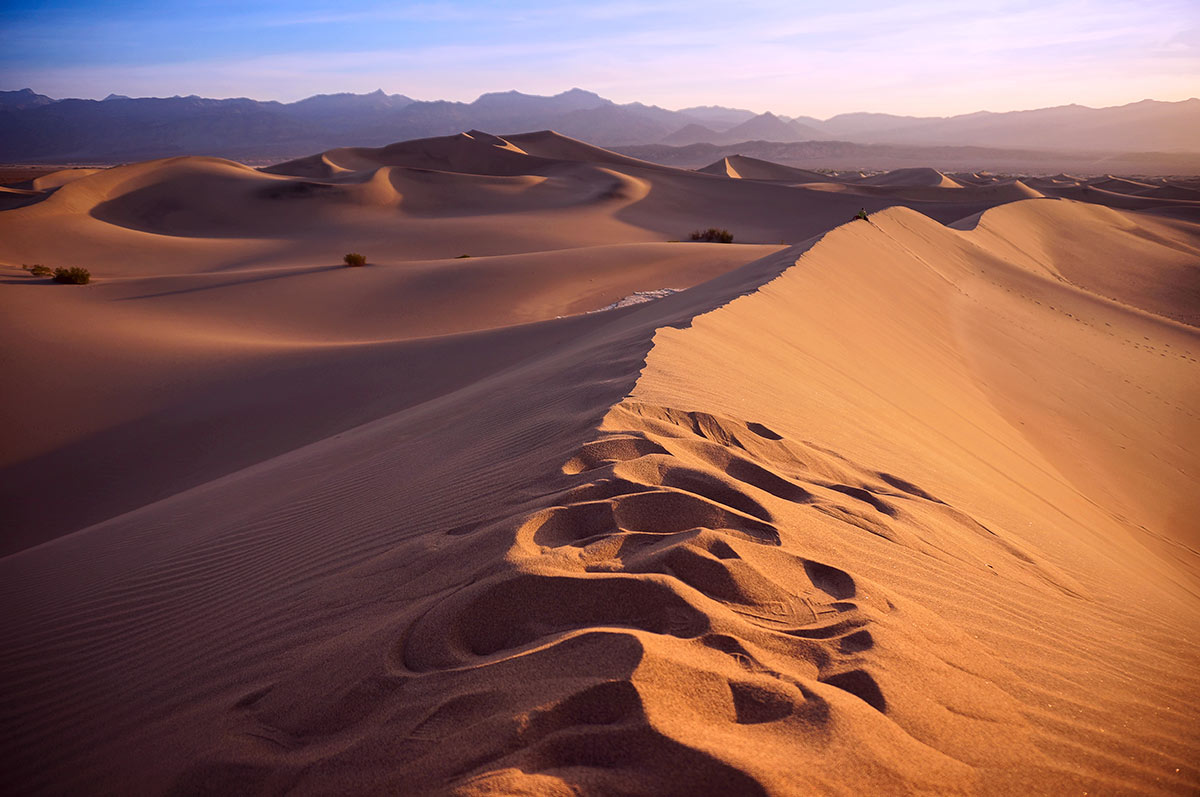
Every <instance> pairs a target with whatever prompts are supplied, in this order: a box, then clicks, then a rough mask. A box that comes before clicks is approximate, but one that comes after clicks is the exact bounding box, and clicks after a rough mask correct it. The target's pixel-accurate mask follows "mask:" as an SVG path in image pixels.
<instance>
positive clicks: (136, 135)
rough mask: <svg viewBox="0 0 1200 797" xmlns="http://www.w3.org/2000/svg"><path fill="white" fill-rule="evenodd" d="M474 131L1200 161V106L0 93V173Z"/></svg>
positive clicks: (267, 156)
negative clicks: (861, 108)
mask: <svg viewBox="0 0 1200 797" xmlns="http://www.w3.org/2000/svg"><path fill="white" fill-rule="evenodd" d="M470 129H479V130H489V131H494V132H497V133H513V132H520V131H529V130H541V129H554V130H558V131H559V132H561V133H564V134H566V135H569V136H572V137H574V138H579V139H582V140H584V141H587V142H589V143H592V144H596V145H599V146H605V147H611V146H634V145H641V144H660V143H661V144H672V145H690V144H702V143H705V144H713V145H728V144H734V143H738V142H741V141H768V142H780V143H794V142H802V141H822V140H824V141H829V140H841V141H849V142H856V143H867V144H875V143H878V144H898V145H916V146H934V145H936V146H944V145H953V146H968V145H969V146H987V147H1002V148H1003V147H1008V148H1021V149H1040V150H1052V149H1074V150H1080V151H1094V152H1149V151H1179V152H1197V151H1200V136H1196V135H1195V131H1196V130H1200V100H1195V99H1192V100H1187V101H1184V102H1156V101H1153V100H1146V101H1143V102H1139V103H1132V104H1130V105H1124V106H1120V107H1114V108H1085V107H1083V106H1078V105H1071V106H1064V107H1061V108H1044V109H1040V110H1035V111H1017V112H1011V113H986V112H983V113H975V114H965V115H962V116H954V117H946V118H920V117H906V116H895V115H891V114H874V113H854V114H841V115H838V116H835V117H833V118H831V119H828V120H825V121H821V120H818V119H814V118H812V117H795V118H791V119H789V118H786V117H780V116H777V115H776V114H773V113H770V112H767V113H762V114H757V115H756V114H754V113H752V112H750V111H746V110H742V109H738V108H726V107H722V106H715V105H713V106H697V107H693V108H687V109H684V110H682V111H671V110H667V109H664V108H659V107H657V106H653V105H644V104H642V103H636V102H635V103H628V104H624V105H619V104H617V103H614V102H612V101H611V100H608V99H605V98H604V97H601V96H599V95H598V94H595V93H593V92H590V91H584V90H583V89H571V90H570V91H565V92H562V93H561V94H556V95H554V96H550V97H543V96H537V95H531V94H523V93H521V92H517V91H507V92H496V93H490V94H484V95H482V96H480V97H479V98H478V99H476V100H475V101H473V102H469V103H464V102H448V101H445V100H434V101H417V100H413V99H412V98H410V97H406V96H404V95H402V94H386V93H384V92H383V91H382V90H379V91H374V92H371V93H370V94H349V93H343V94H322V95H317V96H314V97H309V98H307V99H303V100H300V101H298V102H292V103H280V102H273V101H268V102H262V101H257V100H251V99H246V98H234V99H207V98H204V97H196V96H189V97H163V98H160V97H141V98H130V97H123V96H120V95H115V94H110V95H109V96H108V97H106V98H105V99H104V100H79V99H63V100H55V99H52V98H50V97H46V96H44V95H41V94H37V93H35V92H34V91H33V90H31V89H22V90H20V91H4V92H0V161H9V162H18V163H19V162H37V161H41V162H47V163H55V162H62V163H111V162H119V161H128V160H143V159H148V158H156V157H166V156H173V155H185V154H186V155H218V156H222V157H229V158H235V159H241V160H250V161H267V160H284V159H287V158H292V157H298V156H302V155H307V154H311V153H313V152H319V151H321V150H325V149H330V148H333V147H338V146H382V145H385V144H389V143H392V142H394V141H402V140H405V139H413V138H423V137H428V136H440V135H450V134H454V133H458V132H461V131H464V130H470Z"/></svg>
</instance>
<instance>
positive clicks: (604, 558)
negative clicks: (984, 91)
mask: <svg viewBox="0 0 1200 797" xmlns="http://www.w3.org/2000/svg"><path fill="white" fill-rule="evenodd" d="M751 161H752V159H741V160H740V161H735V160H734V159H733V158H730V159H727V161H726V162H725V163H724V167H725V168H724V169H723V170H721V169H710V170H707V171H709V172H711V173H697V172H687V171H682V170H676V169H669V168H665V167H659V166H654V165H651V164H645V163H641V162H638V161H633V160H630V159H628V158H623V157H622V156H619V155H615V154H612V153H607V152H604V151H603V150H597V149H595V148H592V147H588V146H587V145H583V144H580V143H579V142H575V141H572V140H570V139H565V138H562V137H559V136H555V135H554V134H548V133H539V134H525V135H522V136H513V137H507V138H506V139H497V138H495V137H492V136H487V135H486V134H479V133H472V134H471V135H469V136H460V137H452V138H449V139H431V140H427V141H421V142H405V143H402V144H398V145H393V146H392V147H387V148H383V149H381V150H363V149H346V150H333V151H331V152H329V153H325V154H323V155H321V156H315V157H313V158H308V159H304V160H302V161H296V162H293V163H291V164H282V165H281V166H279V167H275V168H273V169H271V170H270V172H271V173H263V172H258V171H254V170H251V169H248V168H246V167H243V166H240V165H238V164H233V163H230V162H227V161H220V160H215V159H206V158H186V159H173V160H169V161H157V162H151V163H145V164H133V165H130V166H125V167H119V168H116V169H111V170H105V171H99V172H96V173H93V174H88V175H84V176H79V175H73V176H72V177H73V178H76V179H70V180H68V179H67V178H64V179H62V180H57V179H54V175H50V176H48V177H43V178H39V180H41V181H44V184H43V185H42V186H36V185H31V186H30V187H29V188H27V189H18V190H28V191H31V192H35V193H37V194H38V195H37V196H34V197H33V200H34V201H33V202H32V204H27V205H25V206H23V207H18V208H16V209H12V210H6V211H3V212H0V262H2V263H7V264H9V267H7V268H5V269H4V276H3V284H0V324H2V325H3V335H4V340H5V344H4V347H3V350H2V351H3V357H4V362H3V367H4V373H5V391H6V392H5V401H4V403H3V406H4V410H3V416H2V418H0V423H2V424H3V434H4V438H5V440H6V445H5V447H4V459H3V462H2V463H0V465H2V467H3V473H2V474H0V475H2V476H3V480H2V482H0V483H2V484H3V487H0V506H3V508H4V514H5V516H6V518H7V520H6V526H7V529H8V530H7V532H6V537H5V538H4V541H3V543H4V551H5V553H8V554H9V555H8V556H7V557H6V558H3V559H0V585H2V586H0V593H2V594H3V604H0V618H2V620H0V643H2V645H3V651H4V652H3V654H2V658H0V660H2V661H3V664H2V665H0V666H2V668H3V669H2V672H3V678H4V683H5V691H6V711H5V717H4V719H3V721H2V724H0V738H2V739H3V742H2V743H0V744H2V747H0V760H2V761H3V764H0V768H2V771H3V773H4V776H5V782H7V783H8V784H10V786H11V787H13V788H15V789H16V790H17V791H19V792H47V793H62V792H77V793H78V792H86V793H94V792H106V793H158V792H163V791H174V792H181V793H189V794H190V793H206V794H228V793H282V792H289V793H320V794H329V793H414V794H425V793H456V794H505V795H510V794H547V795H559V794H563V795H565V794H577V793H583V794H614V793H616V794H622V793H632V794H700V793H713V794H789V795H790V794H811V793H845V794H863V793H876V794H880V793H914V792H917V793H941V794H945V793H963V794H976V793H982V794H1024V793H1045V794H1082V793H1088V794H1097V793H1121V794H1176V793H1178V794H1184V793H1190V792H1193V791H1195V790H1196V789H1198V788H1200V769H1198V768H1197V764H1196V762H1197V760H1200V643H1198V642H1197V640H1196V638H1195V629H1196V628H1197V627H1200V558H1198V554H1197V551H1198V550H1200V523H1198V522H1197V520H1196V518H1197V517H1198V516H1200V489H1197V479H1198V475H1200V418H1198V413H1200V409H1198V402H1197V396H1200V363H1198V360H1200V333H1198V331H1197V326H1196V325H1197V324H1198V323H1200V313H1198V308H1200V277H1198V275H1200V225H1197V224H1196V223H1195V222H1193V221H1189V220H1187V219H1188V218H1190V216H1189V213H1190V210H1189V205H1188V204H1187V203H1188V202H1189V201H1190V200H1189V199H1188V197H1187V196H1184V195H1183V193H1185V192H1186V191H1188V190H1189V189H1188V188H1187V187H1185V186H1179V185H1170V184H1167V183H1165V182H1163V183H1159V184H1151V183H1141V182H1139V181H1127V180H1123V178H1112V179H1111V180H1108V181H1107V182H1106V183H1105V184H1104V185H1100V182H1101V181H1093V182H1095V185H1094V186H1092V185H1091V184H1090V182H1089V181H1083V180H1079V179H1076V178H1069V177H1068V176H1065V175H1064V176H1060V177H1061V179H1053V180H1052V179H1049V178H1046V179H1044V180H1042V181H1040V182H1039V181H1036V180H1030V181H1028V182H1025V181H1021V182H1014V181H1012V180H1008V181H1001V180H991V179H989V178H987V177H986V176H979V175H975V176H964V177H962V178H961V179H960V178H958V177H956V176H947V175H941V174H940V173H937V172H934V171H933V170H905V171H903V172H899V173H896V172H894V173H891V174H889V175H884V176H882V177H873V178H865V179H859V178H855V179H853V180H837V179H834V178H827V177H825V176H823V175H819V177H820V179H821V180H822V181H824V182H814V181H810V180H808V178H807V176H806V175H804V174H799V173H798V172H799V170H787V169H785V168H784V167H779V169H780V170H779V171H775V170H772V169H770V168H768V167H770V166H772V164H765V162H762V161H754V162H751ZM793 172H797V173H793ZM1085 189H1086V190H1085ZM1071 191H1077V192H1079V194H1081V195H1083V194H1087V195H1088V196H1081V198H1084V199H1087V200H1089V201H1095V202H1096V203H1097V204H1090V203H1088V202H1079V201H1072V200H1070V199H1056V198H1045V197H1041V198H1039V194H1046V195H1048V196H1049V195H1060V194H1064V193H1067V192H1071ZM1156 192H1162V193H1159V194H1156ZM1109 195H1111V196H1117V197H1123V198H1126V199H1127V200H1128V201H1130V202H1134V203H1135V204H1136V203H1137V202H1146V201H1149V202H1151V203H1153V210H1151V211H1148V212H1146V211H1136V210H1121V209H1116V208H1118V207H1121V205H1120V204H1119V202H1117V201H1112V200H1108V199H1107V197H1108V196H1109ZM1024 197H1033V198H1028V199H1025V198H1024ZM1013 200H1015V201H1013ZM1121 201H1122V202H1123V201H1125V200H1121ZM1002 203H1007V204H1002ZM904 204H908V205H910V206H911V207H901V206H897V205H904ZM864 205H865V206H866V208H867V210H868V211H871V216H870V220H869V221H853V222H849V221H848V220H849V219H850V217H851V216H853V214H854V213H855V212H856V211H857V210H858V209H859V207H862V206H864ZM885 208H886V209H885ZM708 226H718V227H726V228H728V229H730V230H731V231H733V232H734V234H735V236H736V240H737V243H735V244H734V245H731V246H729V245H720V244H696V243H675V242H669V241H671V240H678V239H681V238H683V239H685V238H686V237H687V234H688V233H689V232H690V231H691V230H693V229H697V228H702V227H708ZM781 242H782V243H781ZM348 251H361V252H364V253H366V254H367V255H368V258H369V261H370V263H371V265H369V266H367V267H365V268H357V269H351V268H346V267H343V266H340V265H338V263H339V261H340V258H341V255H342V254H344V253H345V252H348ZM461 254H470V255H472V257H470V258H463V259H459V258H457V256H458V255H461ZM35 262H37V263H45V264H47V265H50V266H58V265H86V266H87V267H89V268H90V269H91V270H92V272H93V275H94V276H95V277H96V278H97V279H96V281H95V282H94V283H93V284H92V285H89V286H85V287H76V286H62V285H54V284H51V283H49V282H47V281H43V280H35V279H34V278H32V277H29V276H28V275H27V273H26V272H24V271H22V270H21V269H20V268H19V266H20V264H21V263H35ZM660 288H686V289H687V290H684V291H682V292H680V293H676V294H674V295H671V296H668V297H666V298H663V299H659V300H656V301H653V302H649V303H645V304H640V305H635V306H632V307H626V308H621V309H617V310H610V311H606V312H601V313H588V312H586V311H589V310H594V309H598V308H601V307H604V306H606V305H608V304H610V303H612V302H614V301H616V300H618V299H620V298H622V297H624V296H628V295H630V294H633V293H635V292H637V291H646V290H655V289H660Z"/></svg>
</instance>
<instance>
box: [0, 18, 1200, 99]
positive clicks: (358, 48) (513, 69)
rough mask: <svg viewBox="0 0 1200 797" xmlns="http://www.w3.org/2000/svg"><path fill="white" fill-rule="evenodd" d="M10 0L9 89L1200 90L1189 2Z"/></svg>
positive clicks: (467, 94) (1020, 95) (1008, 94)
mask: <svg viewBox="0 0 1200 797" xmlns="http://www.w3.org/2000/svg"><path fill="white" fill-rule="evenodd" d="M975 5H978V6H979V7H971V6H972V4H969V3H962V2H940V1H938V2H906V1H905V0H900V2H893V3H882V2H869V1H865V2H855V3H848V2H841V3H831V2H823V3H816V2H807V0H792V1H791V2H780V1H777V0H742V1H741V2H738V3H714V2H707V1H706V0H695V1H694V2H681V1H678V0H665V1H663V2H656V1H655V0H646V2H626V1H625V0H616V1H615V2H610V3H603V2H594V3H577V4H575V3H551V2H541V1H534V2H530V1H527V0H518V1H517V2H510V3H503V4H494V3H487V2H428V3H376V2H357V1H355V0H346V2H342V3H337V4H333V3H329V2H313V1H312V0H289V1H288V2H264V3H257V4H255V3H244V2H228V1H227V0H199V1H198V2H177V1H176V0H162V1H161V2H145V0H134V1H133V2H120V3H113V2H86V1H81V0H52V1H51V2H42V3H29V2H21V0H8V1H7V2H5V3H4V4H3V5H0V89H16V88H25V87H30V88H33V89H34V90H35V91H39V92H41V93H43V94H49V95H50V96H53V97H68V96H71V97H103V96H105V95H106V94H108V93H109V92H115V93H118V94H128V95H131V96H170V95H173V94H200V95H203V96H210V97H229V96H249V97H254V98H256V99H279V100H284V101H290V100H295V99H300V98H302V97H306V96H309V95H312V94H317V93H330V92H337V91H355V92H364V91H372V90H374V89H376V88H382V89H384V90H385V91H387V92H389V93H401V94H407V95H409V96H411V97H414V98H416V99H451V100H467V101H469V100H472V99H474V98H475V97H476V96H478V95H479V94H481V93H483V92H486V91H504V90H508V89H514V88H515V89H518V90H520V91H524V92H528V93H533V94H554V93H557V92H560V91H563V90H566V89H568V88H572V87H576V86H578V87H581V88H586V89H590V90H593V91H596V92H598V93H600V94H602V95H604V96H606V97H609V98H610V99H613V100H616V101H618V102H631V101H635V100H637V101H642V102H646V103H653V104H657V105H661V106H663V107H668V108H680V107H684V106H688V105H695V104H710V103H711V104H720V105H729V106H736V107H743V108H749V109H751V110H755V111H763V110H773V111H776V112H779V113H785V114H788V115H799V114H805V115H811V116H817V117H822V118H824V117H828V116H831V115H833V114H836V113H842V112H847V111H858V110H869V111H883V112H891V113H911V114H936V115H943V114H954V113H968V112H971V111H976V110H994V111H1004V110H1014V109H1020V108H1036V107H1044V106H1048V105H1061V104H1066V103H1071V102H1078V103H1082V104H1085V105H1093V106H1100V105H1117V104H1122V103H1126V102H1132V101H1136V100H1140V99H1146V98H1152V99H1161V100H1179V99H1186V98H1188V97H1191V96H1197V95H1200V2H1197V0H1136V2H1135V1H1133V0H1045V1H1044V2H1027V1H1026V0H997V2H991V3H981V4H975Z"/></svg>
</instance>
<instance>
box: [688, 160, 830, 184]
mask: <svg viewBox="0 0 1200 797" xmlns="http://www.w3.org/2000/svg"><path fill="white" fill-rule="evenodd" d="M696 171H698V172H701V173H703V174H717V175H721V176H722V177H734V178H737V179H741V180H775V181H779V182H787V183H823V182H827V181H828V180H829V175H825V174H821V173H820V172H813V171H809V170H807V169H797V168H794V167H792V166H781V165H780V164H778V163H771V162H770V161H764V160H759V159H758V158H748V157H746V156H744V155H730V156H729V157H727V158H722V159H721V160H719V161H717V162H716V163H712V164H709V165H708V166H705V167H704V168H703V169H697V170H696Z"/></svg>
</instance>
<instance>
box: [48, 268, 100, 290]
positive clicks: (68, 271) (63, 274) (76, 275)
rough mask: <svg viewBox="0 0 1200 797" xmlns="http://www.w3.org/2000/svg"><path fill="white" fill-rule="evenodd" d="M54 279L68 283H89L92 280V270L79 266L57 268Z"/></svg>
mask: <svg viewBox="0 0 1200 797" xmlns="http://www.w3.org/2000/svg"><path fill="white" fill-rule="evenodd" d="M54 281H55V282H62V283H65V284H67V285H87V284H88V283H89V282H91V281H92V272H90V271H88V270H87V269H86V268H80V267H79V266H72V267H71V268H56V269H54Z"/></svg>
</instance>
